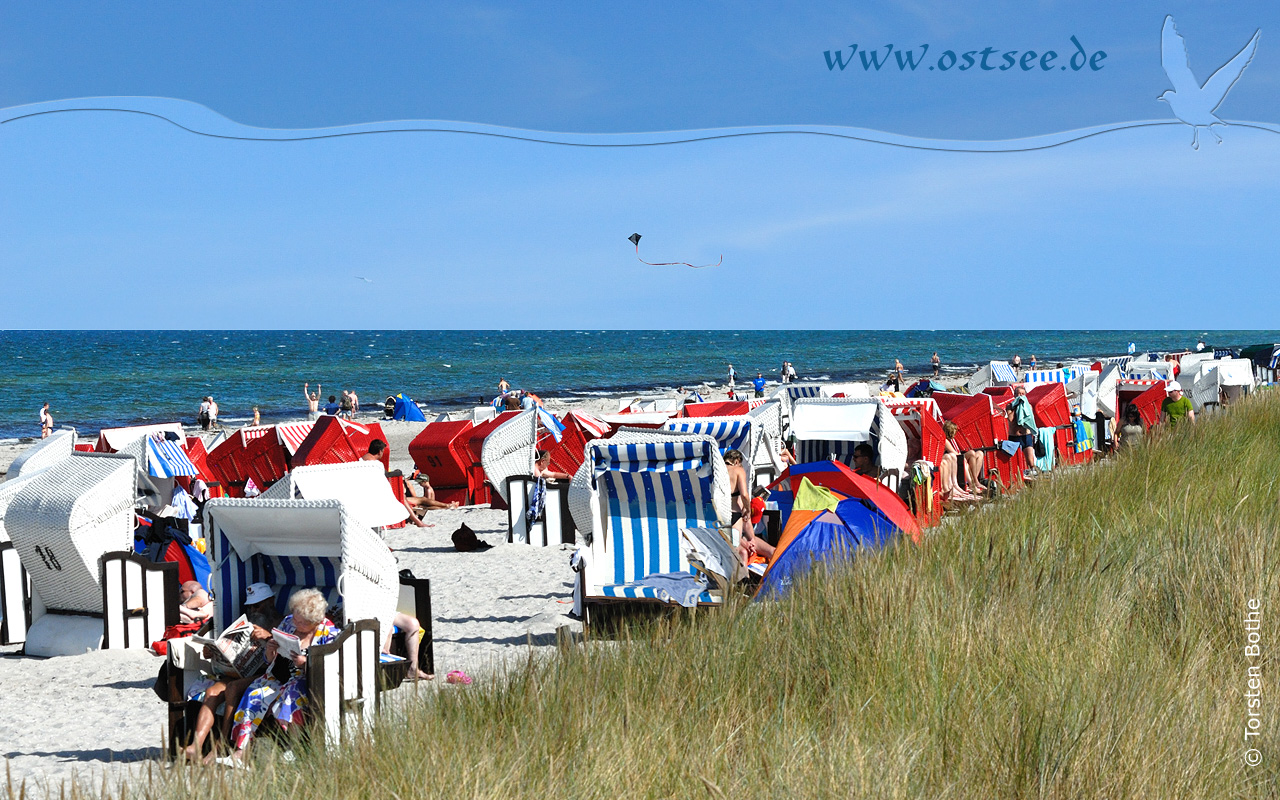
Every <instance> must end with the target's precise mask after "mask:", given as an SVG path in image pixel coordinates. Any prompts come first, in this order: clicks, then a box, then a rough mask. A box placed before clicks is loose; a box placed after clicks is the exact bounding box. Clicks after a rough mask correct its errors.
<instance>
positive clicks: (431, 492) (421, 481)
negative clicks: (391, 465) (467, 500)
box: [404, 472, 458, 512]
mask: <svg viewBox="0 0 1280 800" xmlns="http://www.w3.org/2000/svg"><path fill="white" fill-rule="evenodd" d="M415 483H416V484H418V486H419V487H420V488H421V489H422V496H421V497H419V496H418V495H416V494H414V493H413V484H415ZM404 495H405V497H404V502H405V505H407V506H409V508H410V509H411V510H414V511H421V512H426V511H430V510H431V509H436V508H457V507H458V501H457V500H454V501H453V502H450V503H444V502H441V501H440V500H437V499H436V490H435V489H432V488H431V476H430V475H427V473H425V472H415V473H413V475H411V476H410V477H409V480H407V481H405V482H404Z"/></svg>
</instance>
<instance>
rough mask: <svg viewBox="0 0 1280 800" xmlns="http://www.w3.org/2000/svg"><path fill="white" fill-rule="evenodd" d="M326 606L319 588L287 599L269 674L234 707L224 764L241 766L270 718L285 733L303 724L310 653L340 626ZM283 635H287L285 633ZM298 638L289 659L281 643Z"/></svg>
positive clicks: (269, 648) (270, 651) (270, 656)
mask: <svg viewBox="0 0 1280 800" xmlns="http://www.w3.org/2000/svg"><path fill="white" fill-rule="evenodd" d="M326 610H327V604H326V602H325V599H324V595H323V594H321V593H320V591H319V590H318V589H302V590H299V591H297V592H294V593H293V596H292V597H290V598H289V616H287V617H285V618H284V620H283V621H282V622H281V623H280V627H279V629H278V630H276V631H273V634H274V639H273V641H270V642H268V643H267V646H266V651H267V661H268V662H270V666H269V667H268V669H267V673H266V674H265V675H263V676H262V677H260V678H258V679H257V680H255V681H254V682H253V683H251V684H249V689H248V691H246V692H245V694H244V698H243V699H242V700H241V701H240V707H239V708H238V709H236V715H235V724H234V725H233V726H232V728H231V744H232V747H234V748H235V749H234V750H233V751H232V753H231V756H230V757H229V758H228V759H218V762H219V763H221V764H228V765H233V766H234V765H239V764H241V763H243V761H244V754H245V751H246V749H247V748H248V747H249V743H250V742H251V741H252V740H253V735H254V734H255V733H256V732H257V730H258V726H259V725H260V724H262V721H263V720H264V719H266V717H267V714H271V715H272V716H274V717H275V718H276V721H277V722H279V723H280V727H281V728H283V729H284V730H285V731H286V732H288V731H290V730H292V729H293V728H294V726H296V725H298V724H299V723H301V722H302V718H303V713H304V711H305V710H306V707H307V678H306V667H307V650H308V649H309V648H310V647H311V646H312V645H317V644H328V643H330V642H332V641H333V640H334V639H335V638H337V636H338V633H339V631H338V629H337V627H336V626H335V625H334V624H333V623H332V622H330V621H329V620H328V618H327V617H326V616H325V612H326ZM281 634H283V636H282V635H281ZM293 637H296V639H297V641H296V647H297V649H298V652H297V654H296V655H293V656H292V658H291V659H290V660H285V659H286V658H287V657H286V655H285V653H284V652H281V648H280V645H279V642H280V641H282V640H292V638H293Z"/></svg>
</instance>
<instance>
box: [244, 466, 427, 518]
mask: <svg viewBox="0 0 1280 800" xmlns="http://www.w3.org/2000/svg"><path fill="white" fill-rule="evenodd" d="M259 499H265V500H338V501H340V502H341V503H342V504H343V505H344V506H345V508H346V510H347V513H349V514H351V515H353V516H355V518H356V519H358V520H360V521H362V522H364V523H366V524H368V525H370V526H371V527H375V528H385V527H388V526H390V525H395V524H396V523H397V522H404V521H405V520H406V519H408V518H409V512H408V511H407V510H406V509H405V507H404V503H402V502H401V501H400V499H399V498H397V497H396V496H395V494H394V493H393V492H392V491H391V484H390V483H389V482H388V481H387V477H386V473H385V472H384V471H383V469H382V464H381V462H378V461H352V462H350V463H346V464H321V465H318V466H314V467H296V468H294V469H293V470H291V471H290V472H289V473H288V474H287V475H285V476H284V477H283V478H281V479H280V480H279V481H277V482H276V483H274V484H272V485H271V488H270V489H267V490H266V491H265V492H263V493H262V494H261V495H260V496H259Z"/></svg>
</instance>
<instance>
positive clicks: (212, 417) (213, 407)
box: [209, 395, 218, 428]
mask: <svg viewBox="0 0 1280 800" xmlns="http://www.w3.org/2000/svg"><path fill="white" fill-rule="evenodd" d="M209 427H210V428H216V427H218V401H217V400H214V399H213V395H209Z"/></svg>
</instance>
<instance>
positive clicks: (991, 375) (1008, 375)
mask: <svg viewBox="0 0 1280 800" xmlns="http://www.w3.org/2000/svg"><path fill="white" fill-rule="evenodd" d="M1017 382H1018V373H1017V372H1015V371H1014V369H1013V366H1012V365H1011V364H1009V362H1007V361H989V362H987V363H986V364H983V365H982V366H981V367H978V370H977V371H976V372H974V373H973V376H972V377H971V378H969V383H968V389H969V394H977V393H978V392H981V391H982V390H983V389H985V388H987V387H988V386H1008V385H1009V384H1011V383H1017Z"/></svg>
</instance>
